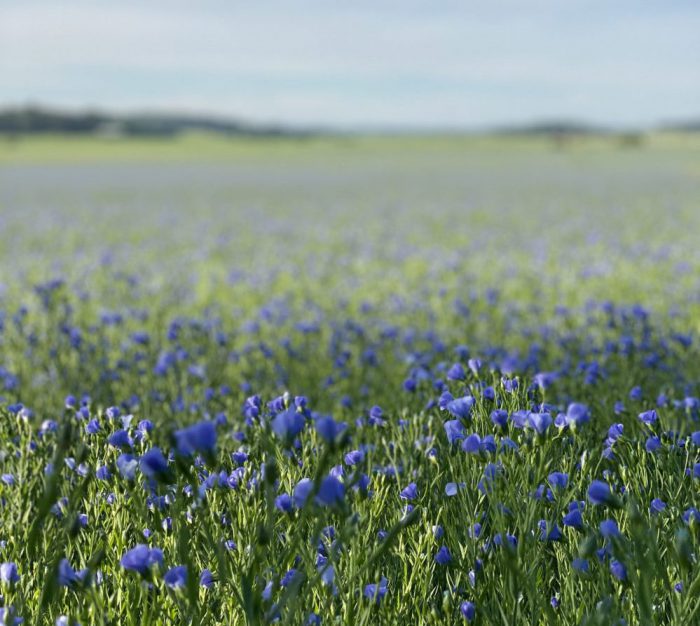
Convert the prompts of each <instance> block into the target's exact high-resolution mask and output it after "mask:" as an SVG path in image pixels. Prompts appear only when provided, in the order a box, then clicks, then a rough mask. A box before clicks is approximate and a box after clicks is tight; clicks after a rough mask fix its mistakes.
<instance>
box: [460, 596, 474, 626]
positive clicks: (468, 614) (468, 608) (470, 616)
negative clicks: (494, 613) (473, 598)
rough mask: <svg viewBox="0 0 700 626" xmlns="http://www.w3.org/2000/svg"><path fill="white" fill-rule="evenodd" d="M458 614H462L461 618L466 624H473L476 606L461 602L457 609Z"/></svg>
mask: <svg viewBox="0 0 700 626" xmlns="http://www.w3.org/2000/svg"><path fill="white" fill-rule="evenodd" d="M459 612H460V613H461V614H462V617H463V618H464V619H465V620H467V621H468V622H473V621H474V618H475V617H476V605H475V604H474V603H473V602H469V601H468V600H467V601H465V602H462V604H461V605H460V607H459Z"/></svg>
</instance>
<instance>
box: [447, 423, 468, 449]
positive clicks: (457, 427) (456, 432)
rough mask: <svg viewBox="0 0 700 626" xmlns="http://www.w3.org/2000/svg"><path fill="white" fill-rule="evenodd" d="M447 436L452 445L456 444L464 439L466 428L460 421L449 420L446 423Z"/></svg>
mask: <svg viewBox="0 0 700 626" xmlns="http://www.w3.org/2000/svg"><path fill="white" fill-rule="evenodd" d="M444 427H445V434H446V435H447V441H449V443H450V445H452V444H454V443H456V442H457V441H459V440H460V439H464V427H463V426H462V422H460V421H459V420H448V421H447V422H445V423H444Z"/></svg>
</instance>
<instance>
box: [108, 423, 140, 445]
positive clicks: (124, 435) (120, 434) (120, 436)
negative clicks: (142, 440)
mask: <svg viewBox="0 0 700 626" xmlns="http://www.w3.org/2000/svg"><path fill="white" fill-rule="evenodd" d="M107 441H108V442H109V444H110V445H112V446H114V447H115V448H131V447H132V446H133V445H134V442H133V440H132V439H131V437H130V436H129V433H128V432H126V431H125V430H124V429H123V428H122V429H120V430H117V431H115V432H113V433H112V434H111V435H110V436H109V439H107Z"/></svg>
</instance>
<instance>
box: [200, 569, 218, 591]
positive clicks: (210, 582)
mask: <svg viewBox="0 0 700 626" xmlns="http://www.w3.org/2000/svg"><path fill="white" fill-rule="evenodd" d="M215 582H216V580H215V578H214V575H213V574H212V573H211V571H210V570H208V569H205V570H202V574H201V575H200V577H199V585H200V587H204V588H205V589H211V588H212V587H213V586H214V583H215Z"/></svg>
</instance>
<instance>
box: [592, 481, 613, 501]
mask: <svg viewBox="0 0 700 626" xmlns="http://www.w3.org/2000/svg"><path fill="white" fill-rule="evenodd" d="M588 500H589V501H590V502H591V503H592V504H597V505H602V504H613V503H615V500H616V499H615V496H614V495H613V494H612V493H611V491H610V485H608V483H606V482H603V481H602V480H593V481H591V484H590V486H589V487H588Z"/></svg>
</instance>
